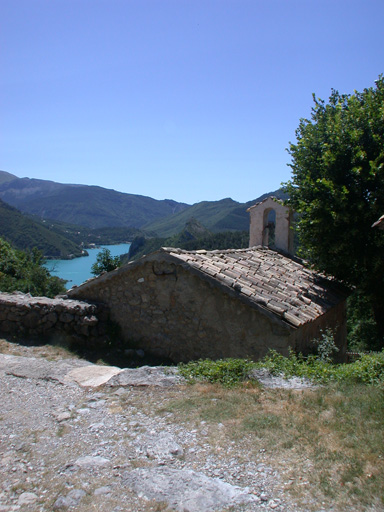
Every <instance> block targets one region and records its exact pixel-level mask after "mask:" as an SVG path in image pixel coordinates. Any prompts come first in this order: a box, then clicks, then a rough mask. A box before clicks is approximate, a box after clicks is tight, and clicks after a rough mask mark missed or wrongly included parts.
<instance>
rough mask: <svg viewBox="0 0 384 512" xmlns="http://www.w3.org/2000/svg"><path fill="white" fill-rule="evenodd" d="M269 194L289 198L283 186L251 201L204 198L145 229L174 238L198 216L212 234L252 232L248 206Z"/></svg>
mask: <svg viewBox="0 0 384 512" xmlns="http://www.w3.org/2000/svg"><path fill="white" fill-rule="evenodd" d="M269 196H274V197H276V198H278V199H286V198H287V197H288V196H287V194H286V193H285V192H283V190H282V189H278V190H274V191H273V192H268V193H266V194H263V195H262V196H260V197H258V198H256V199H254V200H252V201H248V202H247V203H238V202H237V201H234V200H233V199H230V198H226V199H221V200H220V201H203V202H201V203H196V204H194V205H193V206H190V207H189V208H186V209H185V210H183V211H181V212H179V213H177V214H175V215H173V216H172V217H166V218H164V219H160V220H157V221H154V222H151V223H149V224H146V225H145V226H143V229H144V230H146V231H148V232H153V233H156V235H157V236H160V237H170V236H173V235H175V234H177V233H179V232H180V231H182V230H183V228H184V226H185V225H186V223H187V222H188V221H189V220H190V219H191V218H194V219H196V220H197V221H198V222H200V223H201V224H202V225H203V226H205V227H206V228H207V229H209V230H210V231H212V233H220V232H222V231H248V230H249V214H248V213H247V208H249V207H250V206H252V205H254V204H255V203H258V202H260V201H263V199H265V198H266V197H269Z"/></svg>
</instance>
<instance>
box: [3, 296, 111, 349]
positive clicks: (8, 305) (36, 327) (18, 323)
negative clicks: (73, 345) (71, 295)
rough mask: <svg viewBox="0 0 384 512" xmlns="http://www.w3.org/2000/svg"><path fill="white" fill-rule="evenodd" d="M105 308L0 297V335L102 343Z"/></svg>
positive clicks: (63, 300)
mask: <svg viewBox="0 0 384 512" xmlns="http://www.w3.org/2000/svg"><path fill="white" fill-rule="evenodd" d="M106 319H107V312H106V311H105V308H102V307H101V306H97V305H95V304H89V303H87V302H84V301H78V300H68V299H62V298H57V299H49V298H47V297H31V296H30V295H29V294H23V293H18V292H16V293H0V332H1V333H2V334H3V335H14V336H18V337H20V336H26V337H32V338H33V337H43V338H69V339H72V340H79V341H83V342H84V341H86V342H92V341H102V339H103V337H104V336H105V335H106Z"/></svg>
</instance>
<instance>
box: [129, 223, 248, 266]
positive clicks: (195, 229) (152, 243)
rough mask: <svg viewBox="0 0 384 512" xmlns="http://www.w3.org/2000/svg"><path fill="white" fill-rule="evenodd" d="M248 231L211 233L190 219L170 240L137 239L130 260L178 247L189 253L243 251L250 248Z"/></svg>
mask: <svg viewBox="0 0 384 512" xmlns="http://www.w3.org/2000/svg"><path fill="white" fill-rule="evenodd" d="M248 244H249V233H248V231H226V232H222V233H210V232H209V231H208V230H207V229H206V228H205V227H204V226H203V225H202V224H200V222H198V221H197V220H196V219H189V221H188V222H187V223H186V225H185V227H184V229H183V230H182V231H181V232H180V233H179V234H178V235H174V236H171V237H169V238H158V237H154V238H146V237H144V236H139V237H136V238H135V239H134V240H133V242H132V244H131V246H130V248H129V253H128V258H125V259H124V261H127V260H128V259H138V258H140V257H141V256H143V255H144V254H150V253H151V252H154V251H156V250H158V249H160V247H178V248H180V249H185V250H187V251H194V250H198V249H206V250H209V251H210V250H214V249H218V250H224V249H241V248H245V247H248Z"/></svg>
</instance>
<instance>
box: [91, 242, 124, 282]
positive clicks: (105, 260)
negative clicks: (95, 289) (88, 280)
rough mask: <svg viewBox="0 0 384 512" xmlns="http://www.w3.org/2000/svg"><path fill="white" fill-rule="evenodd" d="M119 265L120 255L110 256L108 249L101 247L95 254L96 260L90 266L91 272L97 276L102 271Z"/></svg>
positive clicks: (108, 270)
mask: <svg viewBox="0 0 384 512" xmlns="http://www.w3.org/2000/svg"><path fill="white" fill-rule="evenodd" d="M119 265H120V257H119V256H112V255H111V251H110V250H109V249H106V248H105V247H104V249H102V250H101V251H100V252H99V253H98V255H97V256H96V262H95V263H94V264H93V265H92V267H91V272H92V274H93V275H95V276H99V275H100V274H101V273H102V272H110V271H111V270H115V268H117V267H118V266H119Z"/></svg>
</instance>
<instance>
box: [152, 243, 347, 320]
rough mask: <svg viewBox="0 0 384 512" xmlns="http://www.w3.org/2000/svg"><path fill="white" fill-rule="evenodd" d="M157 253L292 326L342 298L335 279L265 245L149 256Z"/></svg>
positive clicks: (167, 251) (172, 250) (166, 250)
mask: <svg viewBox="0 0 384 512" xmlns="http://www.w3.org/2000/svg"><path fill="white" fill-rule="evenodd" d="M161 254H162V255H163V256H166V258H167V259H169V258H170V259H172V260H173V261H175V262H178V263H181V264H183V266H184V267H186V268H189V269H190V270H192V271H194V273H196V272H197V273H199V274H200V275H201V276H204V277H205V278H206V279H208V280H212V281H215V282H216V283H217V284H219V285H223V286H224V287H225V288H226V289H227V291H231V293H233V292H234V293H236V294H237V295H238V296H239V298H240V299H242V300H243V302H247V303H248V304H250V305H252V306H253V307H256V308H257V309H262V310H263V311H264V312H266V313H268V314H273V316H274V317H277V318H279V319H280V320H282V321H284V322H287V323H288V324H290V325H291V326H294V327H300V326H301V325H304V324H305V323H307V322H310V321H312V320H314V319H316V318H317V317H319V316H321V315H322V314H324V313H326V312H327V311H328V310H329V309H330V308H331V307H333V306H335V305H336V304H338V303H339V302H341V301H342V300H343V299H345V297H346V294H345V290H342V289H341V287H340V286H339V285H337V283H336V282H335V281H332V280H331V279H326V278H324V277H323V276H320V275H319V274H316V273H314V272H313V271H312V270H310V269H308V268H306V267H305V266H304V265H303V263H302V262H301V260H298V259H297V258H292V257H290V256H286V255H283V254H282V253H280V252H276V251H272V250H270V249H268V248H265V247H252V248H250V249H229V250H225V251H204V250H199V251H184V250H182V249H175V248H172V247H168V248H166V247H163V248H162V249H161V250H160V251H159V252H157V253H154V254H152V255H151V256H152V257H154V256H155V255H157V257H159V258H161Z"/></svg>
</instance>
